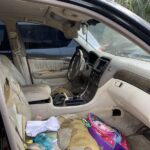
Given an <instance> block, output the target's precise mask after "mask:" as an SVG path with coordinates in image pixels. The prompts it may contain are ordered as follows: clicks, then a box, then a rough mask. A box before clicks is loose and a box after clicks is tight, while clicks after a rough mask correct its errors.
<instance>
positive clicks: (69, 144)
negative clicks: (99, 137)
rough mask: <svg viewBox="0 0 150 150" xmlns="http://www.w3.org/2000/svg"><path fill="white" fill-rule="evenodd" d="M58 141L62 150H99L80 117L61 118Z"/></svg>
mask: <svg viewBox="0 0 150 150" xmlns="http://www.w3.org/2000/svg"><path fill="white" fill-rule="evenodd" d="M61 122H62V124H61V129H60V130H59V132H58V141H59V142H58V143H59V146H60V148H61V149H62V150H100V149H101V148H100V147H99V146H98V145H97V143H96V141H95V140H94V139H93V138H92V136H91V135H90V134H89V132H88V130H87V128H86V127H85V126H84V125H83V123H82V121H81V119H73V120H72V119H62V118H61Z"/></svg>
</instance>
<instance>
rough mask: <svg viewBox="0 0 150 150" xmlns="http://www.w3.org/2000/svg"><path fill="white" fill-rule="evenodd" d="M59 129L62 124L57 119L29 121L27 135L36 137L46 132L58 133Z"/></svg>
mask: <svg viewBox="0 0 150 150" xmlns="http://www.w3.org/2000/svg"><path fill="white" fill-rule="evenodd" d="M59 128H60V123H59V121H58V119H57V118H56V117H50V118H49V119H48V120H46V121H27V126H26V134H27V136H29V137H35V136H36V135H37V134H39V133H42V132H45V131H58V130H59Z"/></svg>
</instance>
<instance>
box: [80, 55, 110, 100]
mask: <svg viewBox="0 0 150 150" xmlns="http://www.w3.org/2000/svg"><path fill="white" fill-rule="evenodd" d="M109 62H110V59H108V58H105V57H101V58H99V59H98V60H97V61H96V63H95V65H94V67H93V69H92V71H91V74H90V78H89V82H88V86H87V88H86V90H85V92H84V93H83V94H82V98H83V99H84V100H86V102H89V101H90V100H91V99H92V98H93V97H94V95H95V93H96V91H97V88H98V84H99V81H100V79H101V77H102V75H103V73H104V71H105V70H106V68H107V67H108V64H109Z"/></svg>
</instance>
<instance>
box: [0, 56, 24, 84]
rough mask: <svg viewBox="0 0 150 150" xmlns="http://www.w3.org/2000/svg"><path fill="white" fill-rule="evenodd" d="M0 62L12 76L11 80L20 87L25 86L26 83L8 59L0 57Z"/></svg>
mask: <svg viewBox="0 0 150 150" xmlns="http://www.w3.org/2000/svg"><path fill="white" fill-rule="evenodd" d="M0 62H1V63H2V64H3V65H4V66H6V67H7V68H8V70H9V72H10V73H11V75H12V76H13V78H14V79H15V80H16V81H17V82H18V83H19V84H20V85H26V81H25V79H24V77H23V75H22V74H21V73H20V72H19V71H18V69H17V68H16V67H15V65H14V64H13V63H12V62H11V61H10V60H9V58H8V57H7V56H5V55H0Z"/></svg>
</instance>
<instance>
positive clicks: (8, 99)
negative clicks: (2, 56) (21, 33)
mask: <svg viewBox="0 0 150 150" xmlns="http://www.w3.org/2000/svg"><path fill="white" fill-rule="evenodd" d="M0 76H1V78H0V111H1V115H2V118H3V121H4V125H5V128H6V133H7V135H8V139H9V143H10V146H11V149H21V150H22V149H24V142H23V141H25V126H26V122H27V121H28V120H31V111H30V108H29V105H28V102H27V100H26V98H25V96H24V94H23V92H22V90H21V88H20V85H19V84H18V82H17V81H16V80H15V79H14V78H13V77H12V75H11V73H10V72H9V70H8V69H7V68H6V67H5V66H4V65H3V64H0Z"/></svg>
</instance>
